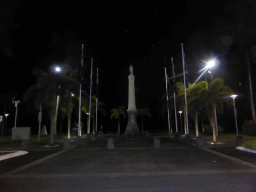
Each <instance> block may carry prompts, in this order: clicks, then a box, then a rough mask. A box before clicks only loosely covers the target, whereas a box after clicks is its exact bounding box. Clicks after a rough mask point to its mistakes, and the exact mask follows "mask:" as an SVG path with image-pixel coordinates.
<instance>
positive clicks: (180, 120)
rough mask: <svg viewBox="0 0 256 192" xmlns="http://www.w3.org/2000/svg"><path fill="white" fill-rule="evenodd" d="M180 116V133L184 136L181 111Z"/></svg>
mask: <svg viewBox="0 0 256 192" xmlns="http://www.w3.org/2000/svg"><path fill="white" fill-rule="evenodd" d="M179 114H180V132H181V134H182V121H181V114H182V111H179Z"/></svg>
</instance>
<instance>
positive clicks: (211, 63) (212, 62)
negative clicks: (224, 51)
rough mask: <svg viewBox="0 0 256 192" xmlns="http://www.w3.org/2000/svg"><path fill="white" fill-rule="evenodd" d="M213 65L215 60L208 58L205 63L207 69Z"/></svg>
mask: <svg viewBox="0 0 256 192" xmlns="http://www.w3.org/2000/svg"><path fill="white" fill-rule="evenodd" d="M214 66H215V60H210V61H208V62H207V63H206V68H207V69H209V68H212V67H214Z"/></svg>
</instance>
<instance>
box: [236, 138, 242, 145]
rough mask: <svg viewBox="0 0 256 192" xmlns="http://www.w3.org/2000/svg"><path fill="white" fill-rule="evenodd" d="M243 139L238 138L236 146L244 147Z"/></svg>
mask: <svg viewBox="0 0 256 192" xmlns="http://www.w3.org/2000/svg"><path fill="white" fill-rule="evenodd" d="M242 144H243V139H242V136H236V146H242Z"/></svg>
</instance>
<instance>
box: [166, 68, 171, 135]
mask: <svg viewBox="0 0 256 192" xmlns="http://www.w3.org/2000/svg"><path fill="white" fill-rule="evenodd" d="M165 86H166V103H167V114H168V129H169V134H171V127H170V112H169V103H168V87H167V72H166V67H165Z"/></svg>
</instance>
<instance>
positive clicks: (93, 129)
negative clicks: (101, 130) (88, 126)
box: [92, 118, 95, 135]
mask: <svg viewBox="0 0 256 192" xmlns="http://www.w3.org/2000/svg"><path fill="white" fill-rule="evenodd" d="M92 134H93V135H95V119H94V118H92Z"/></svg>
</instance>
